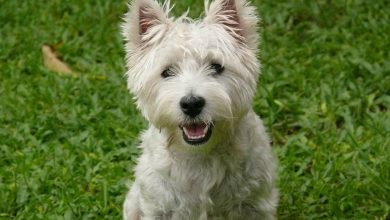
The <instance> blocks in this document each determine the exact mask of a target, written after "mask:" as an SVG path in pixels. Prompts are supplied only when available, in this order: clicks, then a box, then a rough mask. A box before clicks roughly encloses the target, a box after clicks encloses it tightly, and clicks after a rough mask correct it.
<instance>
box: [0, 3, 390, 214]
mask: <svg viewBox="0 0 390 220" xmlns="http://www.w3.org/2000/svg"><path fill="white" fill-rule="evenodd" d="M187 2H191V3H186V1H180V2H179V1H177V3H176V5H177V6H178V7H177V8H176V9H175V10H174V11H175V13H176V14H179V13H181V12H183V11H185V9H186V7H187V6H191V9H192V10H193V11H192V12H191V15H192V16H194V17H197V16H198V15H199V13H200V12H201V11H202V4H199V3H195V2H199V1H195V0H192V1H187ZM254 3H255V4H256V5H258V8H259V12H260V13H261V16H262V30H261V35H262V37H263V41H262V45H261V49H262V50H261V54H260V57H261V59H262V63H263V68H262V70H263V74H262V77H261V80H260V84H259V86H258V94H257V96H256V99H255V103H254V107H255V110H256V112H257V113H259V114H260V115H261V117H262V118H263V119H264V121H265V124H266V126H267V128H268V130H269V132H270V134H271V135H272V139H273V142H274V145H273V146H274V151H275V154H276V155H277V157H278V158H279V181H278V185H279V188H280V193H281V198H280V208H279V210H278V215H279V218H280V219H389V218H390V111H389V108H390V13H388V9H389V7H390V3H389V2H388V1H386V0H377V1H364V0H348V1H336V0H333V1H332V0H328V1H321V0H318V1H303V0H296V1H287V0H285V1H273V0H262V1H257V0H256V1H255V2H254ZM0 5H1V7H0V219H120V216H121V206H122V202H123V199H124V195H125V193H126V190H127V186H128V184H129V183H130V182H131V180H132V169H133V167H134V164H135V160H136V157H137V155H138V154H139V151H138V149H137V148H136V146H137V136H138V134H139V132H140V131H142V129H143V128H145V126H146V123H145V121H144V120H143V119H142V117H141V116H140V114H139V113H138V111H137V110H136V109H135V107H134V105H133V104H132V98H131V96H130V95H129V94H128V92H127V91H126V83H125V79H124V77H123V73H124V70H125V69H124V59H123V57H124V53H123V49H122V41H121V37H120V35H119V30H118V26H119V22H120V18H121V16H122V14H123V13H124V12H125V11H126V2H125V1H103V0H97V1H92V0H84V1H77V0H67V1H59V0H52V1H43V0H35V1H10V0H8V1H7V0H0ZM44 43H50V44H56V43H59V46H58V50H59V52H60V53H61V54H62V55H63V58H64V60H66V62H68V63H69V64H70V65H71V66H72V67H73V68H74V69H76V70H77V71H78V72H81V74H82V76H81V77H67V76H61V75H58V74H56V73H53V72H50V71H48V70H46V69H45V68H44V67H43V66H42V57H41V54H40V53H41V52H40V47H41V45H42V44H44Z"/></svg>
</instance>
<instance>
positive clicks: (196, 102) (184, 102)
mask: <svg viewBox="0 0 390 220" xmlns="http://www.w3.org/2000/svg"><path fill="white" fill-rule="evenodd" d="M205 104H206V100H205V99H204V98H203V97H201V96H194V95H189V96H184V97H183V98H181V100H180V107H181V110H182V111H183V112H184V114H186V115H188V116H190V117H191V118H194V117H195V116H197V115H199V114H200V113H201V112H202V109H203V107H204V105H205Z"/></svg>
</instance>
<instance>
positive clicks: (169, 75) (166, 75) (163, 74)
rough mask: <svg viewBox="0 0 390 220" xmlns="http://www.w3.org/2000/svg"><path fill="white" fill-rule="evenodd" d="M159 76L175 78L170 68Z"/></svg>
mask: <svg viewBox="0 0 390 220" xmlns="http://www.w3.org/2000/svg"><path fill="white" fill-rule="evenodd" d="M161 76H162V78H168V77H172V76H175V73H174V72H173V71H172V70H171V69H170V68H167V69H165V70H164V71H163V72H162V73H161Z"/></svg>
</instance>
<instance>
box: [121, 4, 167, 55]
mask: <svg viewBox="0 0 390 220" xmlns="http://www.w3.org/2000/svg"><path fill="white" fill-rule="evenodd" d="M168 3H169V2H168ZM168 3H166V5H164V6H163V7H162V6H160V5H159V4H158V3H157V2H156V1H154V0H133V2H132V4H131V5H130V6H129V12H128V13H127V14H126V15H125V18H124V23H123V24H122V36H123V37H124V39H125V41H126V42H127V43H128V46H130V47H132V48H128V49H134V48H133V47H137V46H139V45H141V44H142V43H143V42H144V41H147V40H148V39H149V40H150V39H151V38H152V37H153V35H155V34H156V31H154V30H153V28H155V27H157V26H162V25H165V24H168V23H169V19H168V15H167V14H168V10H164V8H168V9H169V4H168Z"/></svg>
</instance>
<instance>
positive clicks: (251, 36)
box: [204, 0, 259, 49]
mask: <svg viewBox="0 0 390 220" xmlns="http://www.w3.org/2000/svg"><path fill="white" fill-rule="evenodd" d="M206 8H207V6H206ZM204 21H205V22H206V23H209V24H220V25H222V26H223V27H224V28H225V29H226V30H227V31H228V32H229V33H230V34H231V35H232V36H233V37H234V38H236V39H237V40H239V41H241V42H242V43H245V44H248V46H249V47H250V48H253V49H256V48H257V44H258V34H257V23H258V21H259V19H258V17H257V13H256V8H255V7H253V6H250V5H249V3H248V2H247V1H246V0H215V1H214V2H212V3H211V4H210V5H209V7H208V9H206V17H205V19H204Z"/></svg>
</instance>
